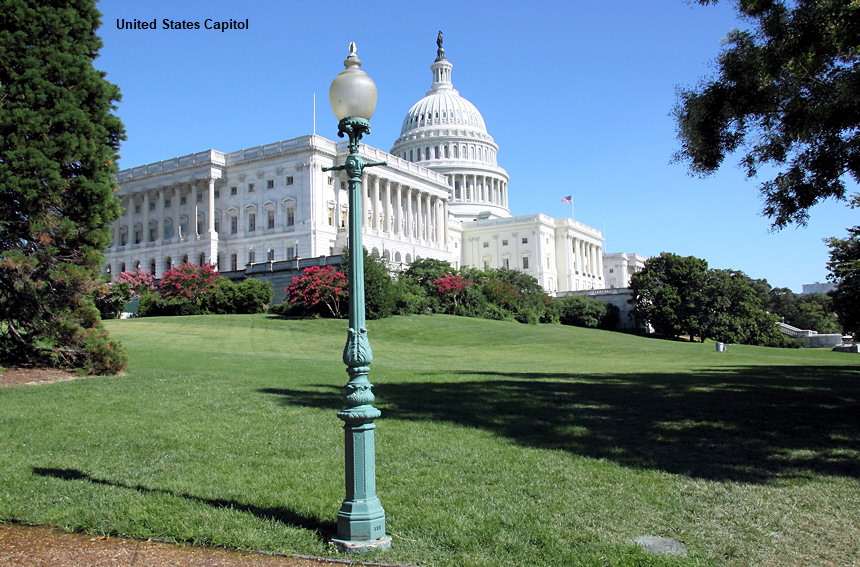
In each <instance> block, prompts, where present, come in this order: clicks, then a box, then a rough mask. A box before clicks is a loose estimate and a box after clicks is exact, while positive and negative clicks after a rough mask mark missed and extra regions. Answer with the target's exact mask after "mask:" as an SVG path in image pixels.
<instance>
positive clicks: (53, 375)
mask: <svg viewBox="0 0 860 567" xmlns="http://www.w3.org/2000/svg"><path fill="white" fill-rule="evenodd" d="M76 378H79V376H78V375H77V374H75V373H74V372H73V371H71V370H62V369H60V368H42V367H35V366H33V367H26V366H12V367H9V368H6V369H5V370H3V371H2V372H0V388H2V387H8V386H36V385H38V384H51V383H53V382H64V381H66V380H74V379H76Z"/></svg>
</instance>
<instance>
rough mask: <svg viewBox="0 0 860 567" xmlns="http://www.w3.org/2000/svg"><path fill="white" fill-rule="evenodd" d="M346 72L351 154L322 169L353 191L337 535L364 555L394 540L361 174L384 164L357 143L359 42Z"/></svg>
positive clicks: (343, 100)
mask: <svg viewBox="0 0 860 567" xmlns="http://www.w3.org/2000/svg"><path fill="white" fill-rule="evenodd" d="M343 64H344V67H345V69H344V70H343V71H341V72H340V73H339V74H338V75H337V77H335V79H334V80H333V81H332V83H331V88H330V89H329V101H330V102H331V108H332V110H333V111H334V115H335V116H336V117H337V119H338V120H339V121H340V122H339V123H338V136H340V137H341V138H342V137H343V136H344V134H346V135H347V136H348V138H349V155H348V156H347V157H346V162H345V163H344V165H338V166H334V167H325V168H323V171H333V170H334V171H341V170H346V173H347V176H348V177H349V181H348V184H349V185H348V193H349V249H350V254H349V273H350V276H349V329H348V330H347V339H346V346H344V349H343V362H344V364H346V367H347V368H346V372H347V374H349V382H347V384H346V387H345V388H344V401H345V407H344V408H343V409H342V410H341V411H339V412H338V414H337V416H338V417H339V418H340V419H342V420H343V422H344V425H343V430H344V453H345V465H346V471H345V472H346V498H344V500H343V503H342V504H341V507H340V510H339V511H338V513H337V537H336V538H335V539H334V540H333V542H334V543H335V545H337V546H338V548H339V549H340V550H341V551H347V552H364V551H370V550H372V549H388V548H389V547H391V538H390V537H389V536H388V535H386V533H385V510H383V509H382V504H381V503H380V502H379V498H377V496H376V456H375V445H374V429H375V427H376V425H375V424H374V423H373V420H374V419H376V418H377V417H379V416H380V415H381V412H380V411H379V410H378V409H376V408H375V407H373V405H372V403H373V400H374V396H373V392H372V388H373V384H371V383H370V381H369V380H368V379H367V375H368V373H369V372H370V362H371V361H372V360H373V353H372V352H371V350H370V342H369V341H368V339H367V324H366V321H365V310H364V246H363V245H362V242H361V225H362V211H361V209H362V197H361V175H362V172H363V171H364V168H365V167H371V166H375V165H385V162H365V161H364V160H363V159H362V157H361V156H360V155H359V154H358V147H359V140H361V137H362V135H363V134H368V133H370V117H371V116H372V115H373V111H374V110H375V109H376V85H375V84H374V82H373V80H372V79H371V78H370V77H368V76H367V74H366V73H365V72H364V71H362V70H361V69H360V67H361V61H359V59H358V56H357V55H356V54H355V43H350V44H349V57H347V59H346V61H344V62H343Z"/></svg>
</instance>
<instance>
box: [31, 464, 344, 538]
mask: <svg viewBox="0 0 860 567" xmlns="http://www.w3.org/2000/svg"><path fill="white" fill-rule="evenodd" d="M33 473H34V474H37V475H39V476H45V477H53V478H58V479H61V480H86V481H88V482H91V483H93V484H101V485H104V486H113V487H117V488H127V489H129V490H135V491H137V492H140V493H144V494H167V495H169V496H175V497H176V498H183V499H185V500H189V501H192V502H200V503H203V504H207V505H209V506H212V507H213V508H227V509H230V510H237V511H239V512H248V513H250V514H253V515H254V516H256V517H258V518H260V519H262V520H275V521H276V522H280V523H282V524H284V525H286V526H292V527H296V528H302V529H306V530H311V531H313V532H316V533H317V535H318V537H319V538H320V539H321V540H322V541H327V540H328V539H330V538H331V537H332V536H333V535H334V534H335V532H336V530H337V525H336V524H335V523H334V522H325V521H322V520H320V519H319V518H315V517H312V516H305V515H303V514H299V513H298V512H295V511H293V510H290V509H287V508H267V507H263V506H255V505H253V504H246V503H243V502H237V501H235V500H226V499H221V498H200V497H199V496H193V495H190V494H182V493H180V492H174V491H172V490H164V489H161V488H149V487H147V486H142V485H140V484H136V485H130V484H125V483H122V482H115V481H110V480H105V479H101V478H97V477H94V476H92V475H89V474H87V473H85V472H83V471H79V470H77V469H53V468H41V467H33Z"/></svg>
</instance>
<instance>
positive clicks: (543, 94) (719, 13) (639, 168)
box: [96, 0, 858, 292]
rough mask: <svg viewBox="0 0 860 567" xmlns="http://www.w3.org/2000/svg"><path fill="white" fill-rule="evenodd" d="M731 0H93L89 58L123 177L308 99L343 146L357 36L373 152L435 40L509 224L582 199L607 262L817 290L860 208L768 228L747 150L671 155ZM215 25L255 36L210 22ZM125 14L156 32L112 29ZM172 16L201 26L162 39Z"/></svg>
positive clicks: (425, 66)
mask: <svg viewBox="0 0 860 567" xmlns="http://www.w3.org/2000/svg"><path fill="white" fill-rule="evenodd" d="M730 4H731V3H730V2H728V1H724V2H722V3H721V4H720V5H718V6H715V7H714V6H710V7H703V6H699V5H698V4H691V3H689V2H688V1H687V0H648V1H647V2H645V1H643V0H572V1H567V2H561V1H553V2H546V1H542V0H537V1H534V2H530V3H523V2H513V1H511V0H502V1H498V2H468V1H467V2H463V1H457V2H455V1H451V0H437V1H435V2H433V3H425V2H408V1H402V0H400V1H381V0H376V1H373V0H369V1H364V2H360V3H352V4H349V3H344V2H332V1H328V0H321V1H317V2H297V1H275V0H271V1H264V0H247V1H245V2H236V1H235V0H231V1H224V0H205V1H203V0H180V1H175V0H174V1H172V2H168V1H164V0H147V2H127V1H125V0H102V1H101V2H99V4H98V7H99V9H100V10H101V11H102V13H103V15H104V17H103V25H102V28H101V30H100V32H99V33H100V35H101V36H102V37H103V39H104V48H103V49H102V51H101V57H100V58H99V59H97V60H96V67H97V68H99V69H101V70H103V71H106V72H107V73H108V76H107V78H108V80H110V81H112V82H113V83H116V84H118V85H119V86H120V89H121V90H122V93H123V100H122V102H121V103H120V104H119V110H118V113H119V115H120V117H121V118H122V120H123V121H124V123H125V126H126V131H127V135H128V140H127V141H126V142H125V143H124V144H123V146H122V148H121V152H120V153H121V156H122V157H121V161H120V167H121V168H129V167H135V166H138V165H142V164H145V163H151V162H155V161H159V160H162V159H169V158H171V157H175V156H179V155H185V154H190V153H194V152H198V151H203V150H207V149H210V148H212V149H217V150H220V151H225V152H229V151H234V150H238V149H242V148H246V147H252V146H257V145H262V144H267V143H271V142H275V141H278V140H285V139H290V138H295V137H298V136H302V135H306V134H309V133H311V132H312V131H313V128H314V110H313V109H314V104H313V101H314V93H316V101H317V104H316V131H317V133H318V134H320V135H323V136H326V137H329V138H332V139H337V122H336V120H335V118H334V116H333V115H332V113H331V110H330V108H329V106H328V86H329V84H330V83H331V80H332V79H333V78H334V76H335V75H336V74H337V73H338V72H339V71H340V70H341V69H342V68H343V59H344V58H345V57H346V55H347V54H348V50H347V46H348V44H349V42H350V41H355V42H356V44H357V46H358V55H359V57H360V58H361V60H362V61H363V63H364V66H363V69H364V70H365V71H367V72H368V74H369V75H370V76H371V77H373V79H374V80H375V81H376V84H377V86H378V88H379V104H378V106H377V110H376V114H375V115H374V117H373V120H372V128H373V131H372V133H371V134H370V135H369V136H368V137H366V138H365V140H364V141H366V142H367V143H368V144H370V145H373V146H376V147H379V148H382V149H384V150H389V149H390V148H391V145H392V144H393V143H394V140H395V139H396V138H397V136H398V134H399V132H400V126H401V121H402V120H403V117H404V116H405V115H406V112H407V111H408V110H409V108H410V107H411V106H412V104H414V103H415V102H416V101H418V100H419V99H420V98H422V97H423V96H424V94H425V92H426V91H427V89H429V87H430V84H431V82H432V75H431V72H430V68H429V66H430V64H431V63H432V62H433V60H434V58H435V56H436V44H435V41H436V34H437V32H438V31H439V30H442V31H443V32H444V34H445V50H446V55H447V57H448V59H449V60H450V61H451V62H452V63H453V64H454V70H453V76H452V77H453V82H454V86H455V88H457V89H458V90H459V91H460V94H461V95H462V96H464V97H465V98H467V99H468V100H470V101H471V102H472V103H474V104H475V105H476V106H477V107H478V109H479V110H480V111H481V113H482V114H483V116H484V120H485V121H486V124H487V128H488V130H489V132H490V134H491V135H492V136H493V137H494V139H495V141H496V143H497V144H498V145H499V155H498V159H499V165H501V166H502V167H504V168H505V169H506V170H507V171H508V173H509V174H510V177H511V181H510V186H509V188H510V207H511V212H512V214H515V215H517V214H531V213H544V214H548V215H551V216H555V217H560V216H566V215H567V216H569V215H570V214H571V208H570V206H569V205H565V204H562V203H561V197H563V196H565V195H573V196H574V201H575V209H574V213H575V215H574V216H575V218H576V219H577V220H579V221H581V222H584V223H586V224H589V225H591V226H594V227H595V228H598V229H600V230H604V231H605V235H606V250H607V251H608V252H636V253H639V254H642V255H644V256H654V255H657V254H659V253H660V252H663V251H668V252H674V253H676V254H681V255H685V256H686V255H693V256H697V257H700V258H704V259H706V260H707V261H708V263H709V265H710V266H711V267H714V268H732V269H738V270H742V271H744V272H746V273H747V274H748V275H750V276H752V277H754V278H767V280H768V282H770V284H771V285H772V286H774V287H789V288H791V289H793V290H794V291H798V292H799V291H800V289H801V285H802V284H804V283H812V282H815V281H824V279H825V277H826V274H827V271H826V268H825V263H826V261H827V247H826V246H825V245H824V243H823V242H822V239H823V238H825V237H828V236H840V237H841V236H844V235H845V228H846V227H848V226H853V225H854V224H858V221H857V212H856V211H852V210H850V209H848V207H847V206H845V205H844V204H840V203H834V202H829V203H825V204H823V205H819V206H817V207H815V208H814V209H813V210H812V219H811V221H810V223H809V226H808V227H806V228H793V227H791V228H787V229H784V230H782V231H780V232H776V233H772V232H770V230H769V227H770V223H769V221H768V220H767V219H766V218H764V217H762V216H761V214H760V211H761V208H762V200H761V198H760V196H759V192H758V188H757V187H758V184H759V183H760V181H761V179H759V180H755V179H753V180H748V179H746V178H745V176H744V174H743V172H742V171H741V170H740V169H739V167H738V165H737V160H736V159H730V160H728V161H727V163H726V165H725V166H724V169H723V170H722V171H720V172H719V173H718V174H717V175H715V176H712V177H709V178H705V179H700V178H696V177H691V176H690V175H689V174H688V173H687V171H686V169H685V168H684V167H683V166H682V165H680V164H672V163H671V160H672V155H673V153H674V152H675V151H676V150H677V148H678V142H677V141H676V139H675V125H674V122H673V119H672V117H671V111H672V107H673V106H674V103H675V100H676V89H677V88H678V87H689V86H694V85H695V84H697V83H698V82H699V81H700V80H701V79H703V78H705V77H707V76H708V75H709V74H710V73H711V70H712V62H713V60H714V58H715V57H716V55H717V54H718V52H719V50H720V48H721V40H722V38H723V37H725V35H726V33H727V32H728V31H729V30H730V29H731V28H733V27H744V26H745V25H746V24H745V22H743V21H739V20H737V19H736V17H735V15H734V12H733V10H732V9H731V6H730ZM207 18H210V19H213V20H216V21H228V20H230V19H234V20H240V21H244V20H246V19H247V20H248V21H249V29H247V30H228V31H224V32H221V31H217V30H206V29H202V26H203V24H204V21H205V20H206V19H207ZM117 19H125V20H126V21H133V20H135V19H137V20H140V21H147V22H150V21H152V20H156V23H157V28H156V29H154V30H150V29H146V30H128V29H124V30H119V29H117V25H116V20H117ZM164 19H168V20H173V21H182V20H187V21H193V22H199V23H200V25H201V29H190V30H189V29H163V28H162V20H164ZM347 21H351V22H352V23H351V24H347V23H345V22H347Z"/></svg>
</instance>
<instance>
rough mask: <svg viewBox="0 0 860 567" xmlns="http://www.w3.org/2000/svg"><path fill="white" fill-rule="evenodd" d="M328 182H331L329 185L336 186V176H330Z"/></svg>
mask: <svg viewBox="0 0 860 567" xmlns="http://www.w3.org/2000/svg"><path fill="white" fill-rule="evenodd" d="M328 184H329V187H333V186H334V178H333V177H329V178H328Z"/></svg>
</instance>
